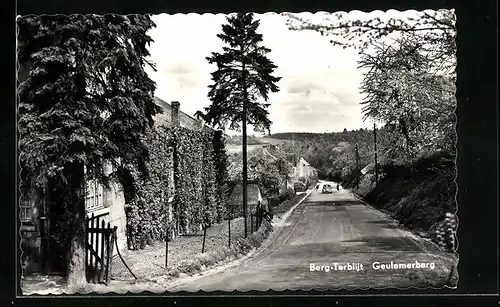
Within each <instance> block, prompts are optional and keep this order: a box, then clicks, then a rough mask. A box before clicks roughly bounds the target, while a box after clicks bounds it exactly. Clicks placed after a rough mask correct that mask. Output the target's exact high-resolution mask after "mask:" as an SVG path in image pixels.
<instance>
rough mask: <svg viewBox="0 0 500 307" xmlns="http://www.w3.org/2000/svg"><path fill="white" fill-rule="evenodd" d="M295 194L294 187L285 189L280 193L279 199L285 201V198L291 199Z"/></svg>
mask: <svg viewBox="0 0 500 307" xmlns="http://www.w3.org/2000/svg"><path fill="white" fill-rule="evenodd" d="M294 196H295V191H294V190H293V189H292V188H287V189H286V190H285V191H283V192H281V193H280V195H278V201H279V202H280V203H281V202H284V201H285V200H288V199H291V198H293V197H294Z"/></svg>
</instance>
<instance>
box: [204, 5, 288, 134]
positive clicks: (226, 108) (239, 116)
mask: <svg viewBox="0 0 500 307" xmlns="http://www.w3.org/2000/svg"><path fill="white" fill-rule="evenodd" d="M258 26H259V21H258V20H253V14H252V13H247V14H242V13H238V14H236V15H234V16H229V17H227V24H224V25H223V26H222V33H221V34H218V35H217V37H219V38H220V39H221V40H222V41H223V42H224V43H226V44H227V45H226V46H224V47H223V53H217V52H213V53H212V56H211V57H207V61H208V62H209V63H210V64H217V70H216V71H214V72H213V73H212V81H213V84H212V85H210V92H209V94H208V96H209V98H210V101H211V102H212V103H211V105H210V106H209V107H207V108H205V119H206V121H207V122H208V123H209V124H213V125H215V126H219V127H221V128H225V127H226V125H227V124H228V123H229V128H230V129H232V130H238V131H239V129H240V123H241V122H242V120H243V117H245V118H246V120H247V122H248V123H249V124H251V125H253V126H254V129H255V130H256V131H266V130H267V131H269V129H270V126H271V121H270V120H269V118H268V117H267V116H268V111H267V107H268V106H269V104H265V103H261V102H259V101H258V97H262V98H263V99H264V100H265V101H267V99H268V94H269V92H278V91H279V88H278V86H277V85H276V84H275V83H276V82H278V81H279V80H280V78H277V77H274V76H272V73H273V72H274V70H275V68H276V66H275V65H274V64H273V62H271V61H270V60H269V59H268V58H267V57H266V56H267V54H268V53H269V52H270V51H271V50H270V49H268V48H266V47H264V46H261V45H260V43H261V42H262V34H259V33H257V28H258Z"/></svg>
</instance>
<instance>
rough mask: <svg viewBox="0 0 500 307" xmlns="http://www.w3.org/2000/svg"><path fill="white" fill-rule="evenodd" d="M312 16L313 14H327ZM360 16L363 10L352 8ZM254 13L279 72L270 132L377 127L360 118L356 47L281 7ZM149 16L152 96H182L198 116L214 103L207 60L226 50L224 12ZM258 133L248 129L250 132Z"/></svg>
mask: <svg viewBox="0 0 500 307" xmlns="http://www.w3.org/2000/svg"><path fill="white" fill-rule="evenodd" d="M307 14H308V17H309V18H310V19H312V20H315V19H314V18H321V16H322V14H326V13H324V12H323V13H316V14H314V15H313V14H310V13H307ZM359 14H363V13H361V12H356V11H354V12H351V13H349V15H351V16H353V15H354V16H359ZM373 14H378V16H389V15H390V14H398V12H396V11H394V12H392V13H391V12H387V13H383V12H379V13H373ZM254 18H255V19H259V20H260V26H259V28H258V32H259V33H261V34H262V35H263V43H262V45H264V46H266V47H268V48H270V49H271V52H270V53H269V54H268V57H269V58H270V59H271V60H272V61H273V62H274V64H276V65H277V66H278V68H277V69H276V70H275V73H274V75H275V76H277V77H282V79H281V80H280V81H279V83H278V86H279V88H280V91H279V93H273V94H271V95H270V96H269V100H268V103H270V104H271V105H270V107H269V109H268V110H269V113H270V115H269V117H270V119H271V120H272V122H273V124H272V126H271V133H279V132H315V133H322V132H338V131H342V130H344V128H346V129H347V130H352V129H359V128H367V127H371V126H372V125H373V122H370V121H365V122H363V121H362V117H363V114H362V112H361V108H362V105H361V104H360V102H361V101H362V98H363V96H362V95H361V94H360V93H359V86H360V82H361V81H362V79H363V76H362V72H361V71H359V70H358V69H357V60H358V54H357V51H355V50H352V49H342V48H341V47H334V46H332V45H331V44H330V43H329V41H330V38H328V37H324V36H321V34H320V33H318V32H314V31H292V30H289V29H288V26H287V24H286V21H287V17H285V16H282V15H279V14H276V13H266V14H255V15H254ZM152 19H153V21H154V22H155V24H156V27H155V28H153V29H152V30H150V32H149V35H150V36H151V37H152V38H153V40H154V42H153V43H152V44H151V46H150V48H149V50H150V53H151V59H152V60H153V61H154V62H155V63H156V65H157V67H156V68H157V71H156V72H154V71H153V70H151V69H148V70H147V72H148V74H149V76H150V77H151V78H152V79H153V80H154V81H155V82H156V85H157V89H156V92H155V95H156V96H157V97H159V98H161V99H163V100H164V101H166V102H169V103H170V102H171V101H179V102H180V109H181V111H183V112H185V113H187V114H189V115H193V114H194V113H195V112H196V111H197V110H203V108H204V107H207V106H208V105H209V104H210V101H209V99H208V96H207V94H208V86H209V85H210V84H211V80H210V78H211V75H210V73H211V72H213V71H214V70H215V69H216V67H215V65H211V64H208V62H207V61H206V59H205V58H206V57H208V56H210V55H211V53H212V52H221V51H222V47H223V45H224V43H223V42H222V41H221V40H220V39H219V38H218V37H217V36H216V35H217V34H219V33H220V32H221V29H222V28H221V27H222V24H224V23H225V22H226V15H223V14H217V15H214V14H203V15H200V14H194V13H191V14H175V15H168V14H160V15H154V16H153V17H152ZM318 20H319V19H318ZM228 132H229V134H239V133H238V132H230V131H228ZM253 133H254V132H253V130H252V129H251V128H250V131H249V134H253Z"/></svg>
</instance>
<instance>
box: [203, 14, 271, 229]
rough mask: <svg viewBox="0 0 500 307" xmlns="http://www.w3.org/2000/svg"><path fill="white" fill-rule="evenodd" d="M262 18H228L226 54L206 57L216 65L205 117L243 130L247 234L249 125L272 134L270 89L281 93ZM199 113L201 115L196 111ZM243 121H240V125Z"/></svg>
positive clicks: (223, 36) (224, 29) (224, 28)
mask: <svg viewBox="0 0 500 307" xmlns="http://www.w3.org/2000/svg"><path fill="white" fill-rule="evenodd" d="M258 27H259V21H258V20H254V19H253V14H252V13H246V14H243V13H239V14H236V15H232V16H229V17H227V24H224V25H223V26H222V33H220V34H218V35H217V37H219V38H220V39H221V40H222V41H223V42H224V43H226V46H224V47H223V53H217V52H213V53H212V56H211V57H207V60H208V62H209V63H210V64H217V70H216V71H215V72H213V73H212V81H213V84H212V85H211V86H210V92H209V94H208V96H209V98H210V101H211V105H210V106H209V107H207V108H205V114H204V115H203V116H202V117H203V118H204V120H206V121H207V123H208V124H211V125H215V126H219V127H221V128H223V129H225V128H226V126H227V125H228V124H229V129H232V130H237V131H240V128H242V130H243V131H242V133H243V176H242V177H243V212H244V217H245V237H246V236H247V124H251V125H252V126H253V127H254V129H255V130H256V131H267V132H268V133H269V130H270V127H271V120H270V119H269V118H268V114H269V112H268V111H267V108H268V106H269V104H267V103H264V102H262V101H259V97H260V98H262V99H263V100H264V101H267V100H268V98H269V96H268V94H269V92H278V91H279V88H278V86H277V85H276V83H277V82H278V81H279V80H280V79H281V78H278V77H274V76H273V75H272V74H273V72H274V70H275V69H276V65H274V63H273V62H272V61H271V60H269V59H268V58H267V54H268V53H269V52H270V51H271V50H270V49H268V48H266V47H264V46H262V45H261V43H262V40H263V39H262V34H259V33H257V28H258ZM197 113H198V115H199V114H200V113H199V112H197ZM240 123H241V124H240Z"/></svg>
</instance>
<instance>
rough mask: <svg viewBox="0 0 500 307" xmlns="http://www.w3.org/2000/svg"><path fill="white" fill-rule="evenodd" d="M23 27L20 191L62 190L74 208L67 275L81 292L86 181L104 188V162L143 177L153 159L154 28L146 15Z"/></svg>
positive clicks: (41, 19)
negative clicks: (148, 136)
mask: <svg viewBox="0 0 500 307" xmlns="http://www.w3.org/2000/svg"><path fill="white" fill-rule="evenodd" d="M17 25H18V62H19V64H20V71H19V87H18V94H19V97H18V98H19V106H18V110H19V118H18V129H19V150H20V157H19V163H20V166H21V181H22V186H23V187H24V191H27V190H29V189H32V188H33V185H32V184H33V182H34V183H35V185H36V187H37V188H38V190H40V191H42V192H41V193H42V194H47V192H48V187H50V186H52V185H53V184H54V183H57V184H58V185H59V186H61V187H62V189H61V191H64V193H66V194H67V195H68V199H70V200H71V201H70V205H69V206H68V210H69V211H70V216H71V217H72V218H71V221H69V222H70V223H71V225H70V227H71V230H72V231H71V232H70V233H68V234H67V235H68V236H70V238H69V242H70V244H69V245H70V246H69V249H68V250H69V252H68V263H67V266H68V270H67V273H68V284H69V286H70V288H74V289H79V288H81V287H84V286H85V284H86V278H85V260H84V259H85V201H84V194H85V192H84V182H85V180H86V179H97V180H98V181H99V182H100V183H102V184H103V185H104V186H108V183H109V178H108V176H106V175H105V172H104V170H103V165H104V163H105V161H110V162H111V163H113V164H114V166H115V167H116V168H117V169H118V174H121V175H122V177H125V175H126V174H127V173H129V172H130V171H132V170H137V169H139V170H142V171H144V165H145V162H146V160H147V158H148V151H147V148H146V146H145V145H144V144H143V143H142V141H141V135H142V133H143V132H144V131H145V129H146V128H147V126H150V125H152V124H153V119H152V117H153V115H155V114H156V113H157V112H159V110H160V109H159V108H158V107H157V106H156V105H155V104H154V101H153V92H154V90H155V83H154V82H153V81H152V80H151V79H150V78H149V77H148V75H147V74H146V72H145V71H144V66H145V65H147V64H150V65H152V64H151V63H149V62H147V60H146V59H145V58H146V57H147V56H148V55H149V52H148V50H147V46H148V45H149V43H150V42H151V41H152V39H151V38H150V37H149V36H148V35H147V34H146V32H147V31H148V30H149V29H150V28H152V27H154V26H155V25H154V23H153V22H152V20H151V19H150V17H149V16H147V15H128V16H120V15H104V16H97V15H41V16H27V17H22V18H19V19H18V22H17ZM85 169H86V172H85ZM49 203H50V200H49ZM49 210H50V208H49Z"/></svg>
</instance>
